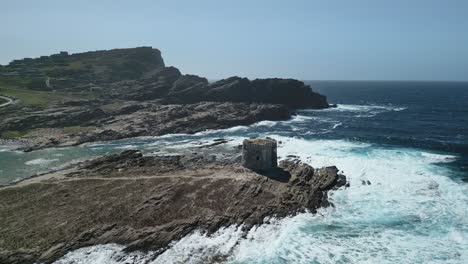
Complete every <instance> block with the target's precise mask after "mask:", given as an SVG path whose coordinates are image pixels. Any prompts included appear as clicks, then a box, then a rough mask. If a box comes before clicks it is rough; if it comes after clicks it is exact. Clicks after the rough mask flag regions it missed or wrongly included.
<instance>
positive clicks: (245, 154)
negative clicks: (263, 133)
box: [242, 138, 278, 172]
mask: <svg viewBox="0 0 468 264" xmlns="http://www.w3.org/2000/svg"><path fill="white" fill-rule="evenodd" d="M276 151H277V144H276V140H274V139H271V138H265V139H245V140H244V142H243V144H242V166H244V167H246V168H249V169H251V170H254V171H260V172H262V171H268V170H271V169H274V168H276V167H277V166H278V161H277V154H276Z"/></svg>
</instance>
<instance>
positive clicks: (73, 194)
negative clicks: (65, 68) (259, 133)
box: [0, 147, 346, 263]
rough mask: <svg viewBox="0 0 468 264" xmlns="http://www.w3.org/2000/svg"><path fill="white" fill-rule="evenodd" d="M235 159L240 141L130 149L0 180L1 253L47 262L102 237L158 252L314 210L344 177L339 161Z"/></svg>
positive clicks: (10, 258)
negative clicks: (258, 168) (186, 148)
mask: <svg viewBox="0 0 468 264" xmlns="http://www.w3.org/2000/svg"><path fill="white" fill-rule="evenodd" d="M240 160H241V148H239V147H235V148H232V149H231V150H229V151H225V152H223V153H220V154H218V155H207V154H206V153H203V151H201V152H200V153H186V154H182V155H177V156H145V155H143V154H142V153H141V152H139V151H136V150H127V151H124V152H122V153H120V154H112V155H107V156H103V157H101V158H97V159H94V160H90V161H85V162H82V163H79V164H76V165H72V166H69V167H67V168H65V169H64V170H60V171H57V172H53V173H48V174H44V175H41V176H38V177H35V178H31V179H27V180H25V181H23V182H20V183H17V184H15V185H11V186H7V187H3V188H0V216H1V219H2V221H1V222H0V230H1V233H2V237H1V239H0V262H1V263H35V262H37V261H39V262H44V263H50V262H52V261H54V260H56V259H58V258H59V257H61V256H63V255H64V254H66V253H67V252H69V251H71V250H74V249H78V248H81V247H85V246H91V245H96V244H106V243H118V244H121V245H126V247H127V250H128V251H133V250H155V252H157V253H156V254H160V253H162V252H164V250H165V249H167V247H168V246H169V243H170V242H171V241H175V240H178V239H180V238H182V237H183V236H185V235H187V234H190V233H191V232H193V231H195V230H202V231H205V232H207V234H211V233H213V232H215V231H217V230H218V229H219V228H221V227H225V226H230V225H243V227H244V230H245V232H248V230H249V229H250V228H251V227H253V226H255V225H259V224H262V223H264V221H267V220H266V219H267V217H284V216H287V215H291V214H295V213H298V212H303V211H305V210H309V211H311V212H315V210H316V209H317V208H319V207H322V206H325V207H326V206H330V205H331V204H330V202H329V201H328V199H327V193H328V191H329V190H330V189H334V188H339V187H342V186H344V185H345V184H346V178H345V176H343V175H340V174H338V169H337V168H336V167H323V168H319V169H314V168H313V167H311V166H310V165H307V164H305V163H302V162H300V161H299V160H294V159H286V160H282V161H281V162H280V164H279V167H276V168H273V169H272V170H269V171H265V172H255V171H253V170H250V169H248V168H245V167H243V166H241V164H240ZM217 257H218V258H219V257H223V256H217Z"/></svg>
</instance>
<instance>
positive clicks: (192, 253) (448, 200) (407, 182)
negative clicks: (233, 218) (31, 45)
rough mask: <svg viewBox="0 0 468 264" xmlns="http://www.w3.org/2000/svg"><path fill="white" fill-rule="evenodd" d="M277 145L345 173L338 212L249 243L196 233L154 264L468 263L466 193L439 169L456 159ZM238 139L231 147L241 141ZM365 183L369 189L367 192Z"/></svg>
mask: <svg viewBox="0 0 468 264" xmlns="http://www.w3.org/2000/svg"><path fill="white" fill-rule="evenodd" d="M263 136H266V135H263ZM269 136H271V137H273V138H275V139H277V140H281V141H282V142H283V143H282V144H280V146H279V149H278V155H279V156H281V157H283V158H284V157H286V156H287V155H296V156H299V157H300V158H301V159H302V160H304V161H307V162H309V163H310V164H311V165H313V166H315V167H320V166H326V165H337V166H338V167H339V169H340V170H343V171H344V173H345V174H346V175H347V177H348V180H349V181H350V184H351V186H350V187H349V188H347V189H343V190H338V191H335V192H332V193H331V195H330V199H331V200H332V201H333V202H334V204H335V208H328V209H322V210H319V213H318V214H316V215H312V214H308V213H305V214H300V215H297V216H295V217H289V218H285V219H282V220H277V221H273V222H272V224H269V225H263V226H260V227H258V228H256V229H254V230H252V231H251V232H249V233H248V234H247V236H246V237H245V238H244V237H243V236H242V233H241V231H240V229H238V228H235V227H229V228H226V229H223V230H221V231H219V232H218V233H216V234H215V235H214V236H212V237H206V236H204V235H203V234H201V233H198V232H196V233H194V234H192V235H189V236H187V237H185V238H183V239H182V240H180V241H178V242H175V243H173V244H172V246H171V248H170V249H169V250H168V251H166V252H165V253H164V254H162V255H161V256H159V257H158V258H156V259H155V260H153V261H152V262H150V263H178V262H179V263H183V262H188V263H205V262H207V261H209V260H210V257H212V256H226V255H228V256H229V257H228V259H227V261H228V263H468V187H467V185H461V184H458V183H456V182H454V181H452V180H451V179H450V177H448V175H449V173H450V172H449V171H448V170H447V169H445V168H443V167H439V166H437V165H436V163H438V162H440V161H446V160H449V159H453V158H454V156H451V155H443V154H434V153H430V152H426V151H421V150H416V149H403V148H382V147H377V146H375V145H372V144H364V143H356V142H349V141H343V140H304V139H300V138H289V137H283V136H278V135H269ZM233 139H234V140H233V141H231V142H229V143H227V144H233V145H234V144H238V143H239V142H240V141H241V140H242V137H237V138H233ZM367 180H368V181H370V182H371V185H363V184H362V181H367ZM152 254H153V253H151V252H150V253H147V254H143V253H134V254H129V255H123V253H122V247H121V246H116V245H104V246H96V247H91V248H88V249H83V250H78V251H75V252H71V253H69V254H68V255H67V256H66V257H64V258H63V259H62V260H61V262H58V263H60V264H62V263H78V264H82V263H125V261H126V260H128V261H130V262H132V261H133V262H132V263H145V261H147V260H150V259H152V258H151V256H152ZM119 259H120V260H119Z"/></svg>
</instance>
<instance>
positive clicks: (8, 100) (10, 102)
mask: <svg viewBox="0 0 468 264" xmlns="http://www.w3.org/2000/svg"><path fill="white" fill-rule="evenodd" d="M0 98H1V99H5V100H7V102H6V103H3V104H0V107H3V106H7V105H10V104H12V103H13V102H14V100H13V99H11V98H10V97H6V96H1V95H0Z"/></svg>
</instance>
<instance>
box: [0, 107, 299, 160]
mask: <svg viewBox="0 0 468 264" xmlns="http://www.w3.org/2000/svg"><path fill="white" fill-rule="evenodd" d="M102 103H103V102H94V103H93V104H90V105H89V106H82V105H80V103H79V102H75V103H73V104H71V105H70V103H67V105H66V106H62V105H58V106H56V107H49V108H48V109H46V110H37V111H32V112H31V113H29V114H28V113H23V114H22V115H11V116H9V117H6V118H4V119H0V133H1V132H2V131H18V130H19V131H21V130H27V131H29V132H28V133H27V134H25V135H24V136H23V139H26V140H27V142H28V144H27V146H26V147H25V148H23V150H26V151H32V150H37V149H42V148H47V147H60V146H62V147H63V146H75V145H79V144H83V143H86V142H94V141H109V140H116V139H122V138H129V137H137V136H161V135H164V134H172V133H186V134H193V133H197V132H201V131H204V130H208V129H224V128H229V127H233V126H240V125H250V124H253V123H255V122H259V121H262V120H272V121H278V120H287V119H289V118H290V116H291V113H290V110H289V109H288V108H287V107H285V106H283V105H272V104H258V103H218V102H201V103H196V104H176V105H173V104H170V105H162V104H158V103H157V102H136V101H126V102H123V103H120V104H116V103H113V104H102ZM51 131H53V133H51Z"/></svg>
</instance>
